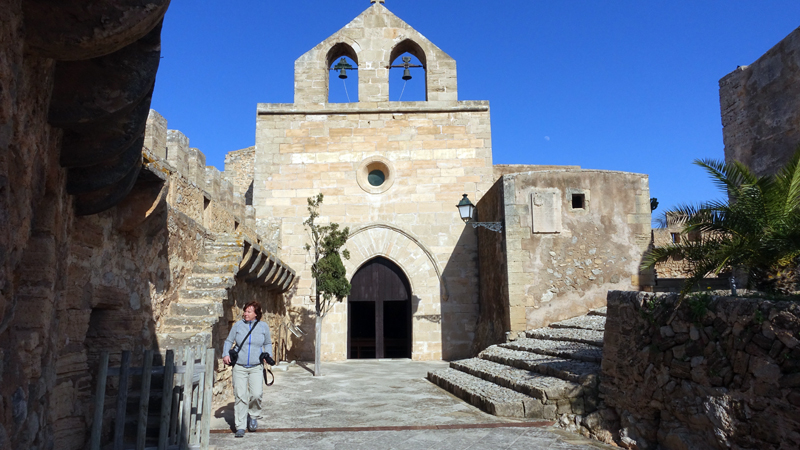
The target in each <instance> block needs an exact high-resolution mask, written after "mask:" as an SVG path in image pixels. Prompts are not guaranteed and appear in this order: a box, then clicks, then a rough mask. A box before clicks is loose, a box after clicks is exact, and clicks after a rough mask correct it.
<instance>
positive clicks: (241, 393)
mask: <svg viewBox="0 0 800 450" xmlns="http://www.w3.org/2000/svg"><path fill="white" fill-rule="evenodd" d="M263 383H264V378H263V375H262V374H261V365H260V364H259V365H257V366H254V367H250V368H246V367H242V366H239V365H236V366H233V395H234V396H235V397H236V403H234V406H233V412H234V417H235V421H236V429H237V430H244V429H247V414H250V417H251V418H253V419H258V418H259V417H260V416H261V393H262V385H263Z"/></svg>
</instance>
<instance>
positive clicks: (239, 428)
mask: <svg viewBox="0 0 800 450" xmlns="http://www.w3.org/2000/svg"><path fill="white" fill-rule="evenodd" d="M243 316H244V317H243V319H242V320H240V321H238V322H236V323H234V324H233V327H231V332H230V333H228V338H227V339H225V347H224V348H223V349H222V354H223V355H225V356H224V357H223V358H222V361H223V362H224V363H225V364H228V365H230V364H231V357H230V349H231V347H233V346H234V345H235V348H236V349H237V350H238V352H239V356H238V357H237V358H236V361H235V363H234V366H233V393H234V396H235V397H236V403H235V404H234V407H233V411H234V416H235V423H236V434H235V436H236V437H237V438H239V437H244V428H245V425H246V426H247V430H248V431H256V429H257V428H258V418H259V417H260V415H261V393H262V384H261V383H263V380H262V375H261V360H260V356H261V354H262V353H267V354H269V356H270V358H272V339H271V338H270V333H269V326H268V325H267V324H266V323H265V322H261V305H259V304H258V303H257V302H250V303H248V304H246V305H245V307H244V314H243ZM248 415H249V416H250V417H249V419H248V417H247V416H248Z"/></svg>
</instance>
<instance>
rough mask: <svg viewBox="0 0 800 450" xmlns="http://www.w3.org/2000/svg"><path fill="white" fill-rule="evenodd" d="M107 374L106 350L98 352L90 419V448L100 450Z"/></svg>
mask: <svg viewBox="0 0 800 450" xmlns="http://www.w3.org/2000/svg"><path fill="white" fill-rule="evenodd" d="M107 376H108V351H105V350H103V351H102V352H101V353H100V367H98V368H97V388H96V389H95V391H94V419H93V420H92V438H91V442H90V444H89V448H90V449H91V450H100V433H101V432H102V431H103V406H104V404H105V400H106V378H107Z"/></svg>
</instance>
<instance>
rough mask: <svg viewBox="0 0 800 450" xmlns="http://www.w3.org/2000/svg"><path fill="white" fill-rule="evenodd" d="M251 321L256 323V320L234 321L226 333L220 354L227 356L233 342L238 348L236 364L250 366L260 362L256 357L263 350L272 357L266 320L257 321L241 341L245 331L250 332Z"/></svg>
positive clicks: (270, 340)
mask: <svg viewBox="0 0 800 450" xmlns="http://www.w3.org/2000/svg"><path fill="white" fill-rule="evenodd" d="M253 323H256V321H255V320H254V321H252V322H245V321H244V319H242V320H240V321H238V322H236V323H234V324H233V326H232V327H231V332H230V333H228V338H227V339H225V346H224V347H223V349H222V356H227V355H228V351H229V350H230V349H231V347H232V346H233V345H234V343H235V344H236V348H237V349H238V350H239V359H238V360H237V361H236V365H237V366H245V367H252V366H257V365H259V364H261V361H259V360H258V357H259V356H260V355H261V353H263V352H267V353H269V356H272V357H273V358H274V356H273V355H272V339H271V337H270V333H269V325H267V324H266V322H257V323H256V328H255V329H254V330H253V332H252V333H250V336H248V337H247V341H246V342H242V341H244V337H245V336H247V333H249V332H250V327H251V326H252V324H253Z"/></svg>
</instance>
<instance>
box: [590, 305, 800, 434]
mask: <svg viewBox="0 0 800 450" xmlns="http://www.w3.org/2000/svg"><path fill="white" fill-rule="evenodd" d="M676 301H677V296H676V295H668V296H664V295H659V296H656V295H654V294H650V293H644V292H622V291H612V292H609V294H608V316H607V322H606V332H605V344H604V347H603V362H602V376H601V385H600V391H601V393H602V395H603V398H604V399H605V403H606V405H607V406H609V407H611V408H613V409H615V410H616V412H617V414H618V415H619V417H620V421H621V422H620V427H621V432H620V437H621V443H622V445H623V446H626V447H628V448H641V449H647V448H651V449H652V448H659V447H657V446H660V448H666V449H687V450H688V449H699V448H703V449H706V448H708V449H728V448H734V449H740V448H741V449H749V448H752V449H762V448H781V449H794V448H798V447H800V345H798V344H800V341H799V340H798V338H800V305H798V304H797V303H795V302H786V301H770V300H763V299H745V298H731V297H712V296H710V295H698V296H695V297H689V298H687V299H685V300H684V301H683V303H682V305H681V307H680V308H678V310H677V313H673V312H674V311H675V306H676ZM673 315H674V317H673Z"/></svg>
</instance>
